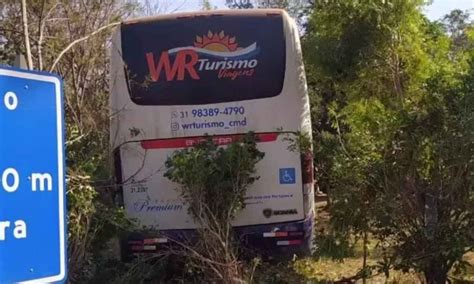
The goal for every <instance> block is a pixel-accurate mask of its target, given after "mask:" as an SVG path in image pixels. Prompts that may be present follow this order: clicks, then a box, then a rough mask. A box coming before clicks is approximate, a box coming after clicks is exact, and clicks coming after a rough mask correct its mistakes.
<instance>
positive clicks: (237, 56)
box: [110, 9, 314, 257]
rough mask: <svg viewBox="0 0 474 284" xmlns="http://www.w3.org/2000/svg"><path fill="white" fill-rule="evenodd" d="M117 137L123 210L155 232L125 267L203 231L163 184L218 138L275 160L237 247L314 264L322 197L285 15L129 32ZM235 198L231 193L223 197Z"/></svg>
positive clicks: (180, 22)
mask: <svg viewBox="0 0 474 284" xmlns="http://www.w3.org/2000/svg"><path fill="white" fill-rule="evenodd" d="M110 84H111V96H110V106H111V116H112V118H111V126H110V142H111V145H112V150H113V152H114V158H115V167H116V177H117V182H118V183H119V184H120V191H119V193H120V195H119V196H120V198H119V199H120V200H121V202H123V203H122V204H123V206H124V208H125V211H126V214H127V216H128V217H130V218H132V219H134V220H136V221H137V222H138V224H139V225H140V226H143V227H144V228H149V230H141V231H140V232H134V233H132V234H130V235H129V236H127V237H125V238H124V239H123V241H122V253H123V256H124V257H128V256H131V255H133V254H136V253H147V252H148V253H155V252H157V251H158V250H160V249H163V248H164V247H166V246H167V245H170V243H172V242H171V241H170V240H171V239H173V238H177V239H179V238H182V237H183V236H189V235H192V234H193V232H195V230H194V229H195V228H196V225H195V223H194V222H193V219H192V218H191V217H190V215H188V212H187V208H186V205H185V204H183V202H182V200H181V199H180V198H179V193H178V191H177V188H178V187H179V186H178V185H177V184H174V183H172V182H171V181H169V180H168V179H167V178H165V177H164V176H163V173H164V171H165V166H164V163H165V160H166V159H167V157H168V156H170V155H171V154H172V153H173V151H176V150H180V149H184V148H186V147H192V146H193V145H195V144H196V143H198V142H199V141H202V139H203V136H205V135H206V134H208V135H212V136H213V140H214V141H215V142H216V143H217V144H219V145H226V144H228V143H230V142H232V141H234V140H235V139H238V138H239V137H241V136H242V135H243V134H245V133H247V132H249V131H253V132H254V133H256V135H257V136H258V138H259V142H258V147H259V149H260V150H261V151H263V152H265V157H264V158H263V160H262V161H260V162H259V163H258V164H257V174H258V176H260V179H259V180H258V181H257V182H256V183H254V184H253V185H252V186H251V188H249V190H248V195H247V196H246V207H245V209H244V210H243V211H242V212H240V213H239V215H238V216H237V218H236V219H235V222H234V224H233V225H234V228H235V232H236V235H237V237H238V238H239V240H241V241H242V243H243V244H245V245H248V246H249V247H250V248H251V249H254V250H256V251H259V252H261V253H263V254H268V255H269V256H274V255H278V254H279V253H283V254H287V253H301V254H305V253H307V252H309V250H310V248H311V242H312V236H313V218H314V195H313V194H314V193H313V166H312V154H311V150H308V151H306V152H305V153H300V152H299V151H290V150H289V149H288V148H289V142H288V139H285V137H287V136H288V135H290V136H291V135H293V136H295V134H296V133H304V134H306V135H308V137H309V138H310V139H311V119H310V107H309V99H308V94H307V87H306V79H305V72H304V67H303V61H302V54H301V47H300V41H299V36H298V31H297V27H296V25H295V23H294V21H293V20H292V19H291V18H290V17H289V16H288V14H287V13H286V12H284V11H282V10H273V9H272V10H267V9H259V10H228V11H208V12H195V13H187V14H172V15H165V16H157V17H149V18H140V19H135V20H129V21H126V22H123V23H122V24H121V25H120V27H119V28H118V29H117V31H116V33H115V34H114V37H113V43H112V48H111V74H110ZM222 194H225V192H222Z"/></svg>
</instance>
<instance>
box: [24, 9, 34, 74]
mask: <svg viewBox="0 0 474 284" xmlns="http://www.w3.org/2000/svg"><path fill="white" fill-rule="evenodd" d="M21 16H22V20H23V35H24V37H25V48H26V61H27V64H28V69H30V70H32V69H33V59H32V58H31V46H30V36H29V34H28V15H27V14H26V0H21Z"/></svg>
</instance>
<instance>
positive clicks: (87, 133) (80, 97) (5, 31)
mask: <svg viewBox="0 0 474 284" xmlns="http://www.w3.org/2000/svg"><path fill="white" fill-rule="evenodd" d="M24 4H26V5H23V7H22V5H21V2H20V1H15V0H5V1H2V3H1V4H0V35H1V36H2V37H4V38H5V39H6V41H7V42H6V48H5V49H3V50H2V51H0V58H2V60H5V61H3V63H6V64H12V63H13V62H12V59H13V56H12V55H14V54H26V53H27V52H26V51H27V50H28V47H27V46H28V43H27V41H26V40H25V39H24V37H25V35H27V38H28V39H29V42H30V44H31V47H30V50H31V59H32V64H31V65H32V66H33V67H34V69H38V70H52V71H54V72H57V73H58V74H59V75H60V76H61V77H63V79H64V94H65V98H64V101H65V119H66V148H67V157H66V162H67V166H68V171H67V181H68V191H67V197H68V211H69V214H68V229H69V234H68V238H69V240H68V254H69V264H70V265H69V279H70V281H71V282H79V283H83V282H85V281H87V280H88V279H89V278H90V277H91V276H92V275H91V274H93V273H94V271H95V270H96V269H97V268H98V266H99V263H98V262H92V261H91V260H92V259H94V258H97V256H98V255H99V253H100V252H101V251H102V248H104V246H105V244H106V243H107V241H108V240H109V239H110V238H111V237H113V236H115V234H116V233H117V231H118V230H121V229H122V228H121V227H122V226H125V225H127V224H128V222H127V221H126V220H125V219H124V218H123V214H122V212H121V210H120V208H116V207H114V206H113V202H112V194H111V193H112V192H113V191H114V187H113V186H111V184H113V181H112V180H111V178H110V176H111V175H110V170H109V168H110V167H109V165H110V160H109V157H110V155H109V151H108V124H109V117H108V111H107V108H108V95H109V94H108V78H107V74H108V66H109V59H108V56H107V48H108V47H109V46H110V35H111V32H112V29H111V27H112V26H114V25H117V24H118V23H119V21H120V20H121V19H123V18H127V17H129V16H130V15H131V14H133V13H134V12H135V11H137V8H138V5H137V3H134V2H130V1H125V0H124V1H122V0H106V1H96V0H87V1H62V0H56V1H55V0H35V1H24ZM22 8H23V9H22ZM22 10H23V11H24V12H25V13H23V15H26V18H27V19H28V25H27V28H28V34H26V33H24V32H23V31H21V29H18V27H22V26H23V25H22ZM23 22H24V21H23ZM25 23H26V22H25ZM25 28H26V27H25ZM71 43H74V44H71Z"/></svg>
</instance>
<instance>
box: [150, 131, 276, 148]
mask: <svg viewBox="0 0 474 284" xmlns="http://www.w3.org/2000/svg"><path fill="white" fill-rule="evenodd" d="M255 135H256V136H257V138H258V143H262V142H271V141H275V140H276V139H277V137H278V133H259V134H255ZM243 136H244V135H216V136H212V140H213V141H214V143H216V144H217V145H228V144H230V143H232V142H234V141H236V140H239V139H241V138H242V137H243ZM205 140H206V138H205V137H192V138H176V139H155V140H147V141H142V142H141V145H142V148H143V149H146V150H150V149H172V148H187V147H192V146H194V145H196V144H198V143H200V142H203V141H205Z"/></svg>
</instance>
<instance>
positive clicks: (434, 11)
mask: <svg viewBox="0 0 474 284" xmlns="http://www.w3.org/2000/svg"><path fill="white" fill-rule="evenodd" d="M167 1H169V2H168V4H167V5H169V8H168V9H171V10H175V9H177V10H179V11H193V10H199V9H200V3H201V0H167ZM210 2H211V4H212V6H215V7H217V8H219V9H222V8H226V6H225V0H210ZM454 9H461V10H470V11H471V13H474V0H434V1H433V3H432V4H431V5H430V6H428V7H426V8H425V9H424V10H425V11H424V12H425V14H426V15H427V16H428V18H429V19H430V20H439V19H441V18H442V17H443V16H444V15H446V14H448V13H449V12H450V11H452V10H454Z"/></svg>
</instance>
